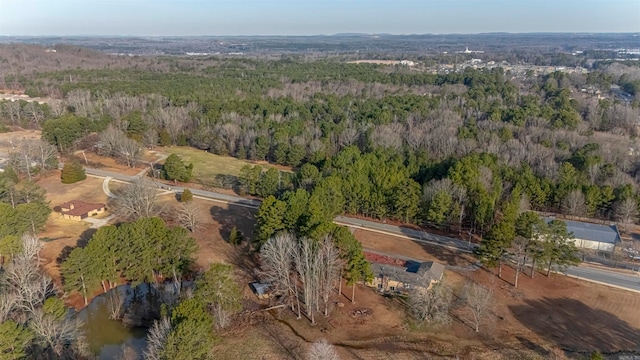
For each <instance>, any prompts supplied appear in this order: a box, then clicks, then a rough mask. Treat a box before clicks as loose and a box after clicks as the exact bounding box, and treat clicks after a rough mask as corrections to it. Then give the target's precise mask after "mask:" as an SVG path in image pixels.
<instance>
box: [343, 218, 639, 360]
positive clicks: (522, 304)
mask: <svg viewBox="0 0 640 360" xmlns="http://www.w3.org/2000/svg"><path fill="white" fill-rule="evenodd" d="M355 235H356V237H357V238H358V239H359V240H360V241H361V242H362V243H363V245H364V246H365V248H368V249H373V250H376V251H380V252H387V253H391V254H397V255H399V256H404V257H408V258H414V259H416V258H417V259H419V260H425V261H426V260H433V261H439V262H441V263H443V264H447V265H454V266H456V267H458V268H459V267H462V268H464V267H468V266H469V264H470V263H471V262H472V261H473V259H472V258H471V257H470V256H468V255H466V256H462V257H460V256H458V255H459V254H456V253H454V252H452V251H450V250H447V249H445V248H441V247H435V246H431V245H425V244H421V243H417V242H415V241H412V240H409V239H404V238H398V237H392V236H386V235H382V234H378V233H374V232H369V231H364V230H358V231H356V233H355ZM496 274H497V270H494V271H487V270H484V269H478V270H475V271H471V270H463V269H460V270H455V271H452V270H448V271H447V272H446V274H445V278H446V282H447V283H448V284H449V286H451V287H452V288H455V289H460V288H461V287H462V286H463V285H464V284H465V282H466V281H468V280H473V281H476V282H479V283H481V284H483V285H484V286H486V287H489V288H491V289H492V290H493V292H494V300H495V306H494V308H493V310H492V311H493V315H492V316H490V318H489V321H488V323H487V324H486V325H485V329H488V331H487V333H486V334H480V335H477V334H475V333H473V332H472V331H470V328H469V327H468V326H467V325H465V324H464V323H465V321H464V319H461V320H463V321H454V325H453V326H452V327H451V329H450V331H453V333H454V334H458V335H462V334H463V333H464V337H465V338H468V339H474V338H475V339H477V340H478V341H483V342H485V343H486V344H489V343H490V342H491V341H494V340H500V342H501V343H505V344H512V345H513V346H514V347H525V348H529V349H532V350H535V351H538V352H540V353H543V351H542V348H541V347H540V345H543V346H544V347H545V348H547V349H550V348H555V347H558V348H562V349H566V350H572V351H587V350H593V349H598V350H600V351H603V352H616V351H619V350H634V351H640V342H638V339H640V312H639V311H638V309H639V308H640V296H638V294H637V293H634V292H629V291H625V290H619V289H614V288H610V287H607V286H603V285H598V284H594V283H589V282H586V281H582V280H576V279H572V278H568V277H566V276H563V275H558V274H552V275H551V277H546V276H545V275H543V274H541V273H536V274H535V276H534V278H533V279H532V278H530V277H529V276H528V274H529V269H527V275H525V274H521V275H520V278H519V284H518V289H514V288H513V286H512V283H513V278H514V270H513V269H512V268H511V267H509V266H506V265H505V266H503V279H500V278H498V276H497V275H496ZM638 281H640V278H639V279H638ZM465 328H466V329H465ZM461 331H462V333H461ZM447 332H448V331H447ZM444 333H446V332H444ZM487 341H489V342H488V343H487ZM536 344H537V345H536Z"/></svg>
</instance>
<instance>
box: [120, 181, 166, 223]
mask: <svg viewBox="0 0 640 360" xmlns="http://www.w3.org/2000/svg"><path fill="white" fill-rule="evenodd" d="M115 195H116V198H114V199H113V205H114V208H115V209H116V213H117V214H118V215H119V217H121V218H123V219H129V220H136V219H139V218H143V217H153V216H157V215H159V214H160V212H161V210H162V208H161V207H160V204H158V201H157V192H156V189H155V187H154V186H153V184H151V183H149V182H147V181H146V180H144V179H139V178H138V179H135V180H134V181H132V182H131V183H130V184H126V185H124V186H123V187H122V188H120V189H118V190H116V191H115Z"/></svg>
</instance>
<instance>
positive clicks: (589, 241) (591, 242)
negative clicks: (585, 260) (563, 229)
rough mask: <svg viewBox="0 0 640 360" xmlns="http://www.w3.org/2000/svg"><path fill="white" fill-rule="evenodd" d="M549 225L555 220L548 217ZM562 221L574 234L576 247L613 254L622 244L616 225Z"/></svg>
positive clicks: (546, 219)
mask: <svg viewBox="0 0 640 360" xmlns="http://www.w3.org/2000/svg"><path fill="white" fill-rule="evenodd" d="M544 220H545V221H546V222H547V223H548V222H550V221H551V220H555V218H552V217H547V218H545V219H544ZM557 220H562V221H563V222H565V223H566V224H567V230H568V231H570V232H572V233H573V236H574V239H575V243H576V246H577V247H579V248H584V249H592V250H598V251H608V252H613V251H614V250H615V247H616V245H618V244H620V242H621V240H620V233H619V232H618V227H617V226H616V225H615V224H612V225H598V224H591V223H585V222H581V221H571V220H564V219H557Z"/></svg>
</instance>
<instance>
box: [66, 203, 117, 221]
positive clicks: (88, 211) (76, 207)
mask: <svg viewBox="0 0 640 360" xmlns="http://www.w3.org/2000/svg"><path fill="white" fill-rule="evenodd" d="M55 210H56V211H58V212H60V213H61V214H62V217H63V218H64V219H68V220H77V221H80V220H82V219H84V218H87V217H89V216H95V215H98V214H101V213H103V212H105V210H106V207H105V205H104V204H94V203H88V202H84V201H80V200H71V201H68V202H66V203H64V204H61V205H59V206H56V208H55Z"/></svg>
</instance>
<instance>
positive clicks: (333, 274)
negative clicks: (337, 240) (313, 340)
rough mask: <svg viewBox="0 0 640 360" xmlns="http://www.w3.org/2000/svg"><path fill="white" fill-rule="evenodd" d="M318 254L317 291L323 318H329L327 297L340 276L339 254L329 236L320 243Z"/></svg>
mask: <svg viewBox="0 0 640 360" xmlns="http://www.w3.org/2000/svg"><path fill="white" fill-rule="evenodd" d="M318 252H319V254H318V255H319V263H318V266H319V269H318V270H319V279H318V280H319V284H318V285H319V289H320V296H321V298H322V302H323V304H324V316H329V296H330V295H331V292H332V291H333V289H334V285H335V283H336V280H339V276H340V269H341V264H340V252H339V250H338V248H336V247H335V245H334V244H333V241H332V239H331V238H330V237H329V236H325V237H324V238H323V239H322V242H321V243H320V248H319V249H318Z"/></svg>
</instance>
